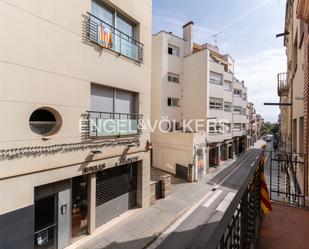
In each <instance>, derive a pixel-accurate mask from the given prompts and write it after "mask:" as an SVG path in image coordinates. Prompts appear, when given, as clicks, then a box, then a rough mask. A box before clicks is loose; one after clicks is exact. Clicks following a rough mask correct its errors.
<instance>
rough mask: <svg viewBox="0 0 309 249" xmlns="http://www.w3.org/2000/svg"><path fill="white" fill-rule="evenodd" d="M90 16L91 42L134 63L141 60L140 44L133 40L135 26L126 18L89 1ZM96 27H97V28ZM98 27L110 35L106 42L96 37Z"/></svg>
mask: <svg viewBox="0 0 309 249" xmlns="http://www.w3.org/2000/svg"><path fill="white" fill-rule="evenodd" d="M91 14H92V15H93V16H91V18H90V20H91V22H92V29H91V30H90V32H91V34H90V37H91V38H90V39H91V40H93V41H96V42H97V43H99V44H100V45H101V46H102V47H105V48H109V49H111V50H114V51H116V52H118V53H120V54H122V55H124V56H127V57H129V58H131V59H134V60H136V61H140V60H141V55H140V49H141V47H140V44H139V43H138V42H136V41H135V40H133V39H135V35H136V34H135V33H136V32H135V27H136V24H134V23H133V22H131V21H129V20H127V19H126V18H124V17H123V16H121V14H120V13H118V12H116V11H115V10H113V9H111V8H109V7H107V6H106V5H104V4H103V3H102V2H101V1H98V0H92V1H91ZM101 20H102V21H101ZM96 25H97V26H98V27H97V28H96ZM100 27H102V28H103V30H104V32H108V33H110V34H111V36H110V38H109V39H108V41H106V39H107V38H106V39H105V38H104V39H105V40H104V39H103V38H100V36H99V35H98V34H99V32H100V31H97V29H99V28H100ZM115 28H116V29H117V30H116V29H115ZM94 30H96V31H94ZM105 30H106V31H105ZM93 32H96V33H93ZM101 32H102V31H101ZM132 38H133V39H132ZM102 39H103V40H102Z"/></svg>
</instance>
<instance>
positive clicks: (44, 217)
mask: <svg viewBox="0 0 309 249" xmlns="http://www.w3.org/2000/svg"><path fill="white" fill-rule="evenodd" d="M56 207H57V195H52V196H49V197H45V198H43V199H39V200H36V201H35V230H34V231H35V232H34V248H35V249H57V222H56V221H57V208H56Z"/></svg>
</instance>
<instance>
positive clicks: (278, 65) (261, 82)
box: [235, 48, 286, 121]
mask: <svg viewBox="0 0 309 249" xmlns="http://www.w3.org/2000/svg"><path fill="white" fill-rule="evenodd" d="M284 71H286V55H285V49H284V48H280V49H279V48H278V49H269V50H264V51H259V52H257V53H255V54H252V55H251V56H250V57H246V58H243V59H240V60H238V61H236V65H235V73H236V75H237V77H238V78H239V79H241V80H245V84H246V86H247V87H248V98H249V101H250V102H253V103H254V105H255V107H256V109H257V112H259V113H260V114H261V115H262V116H263V118H264V119H265V120H267V121H277V119H278V114H279V108H278V107H275V106H264V105H263V103H264V102H278V101H279V97H278V96H277V73H281V72H284Z"/></svg>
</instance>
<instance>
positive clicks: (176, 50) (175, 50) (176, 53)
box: [167, 44, 180, 57]
mask: <svg viewBox="0 0 309 249" xmlns="http://www.w3.org/2000/svg"><path fill="white" fill-rule="evenodd" d="M170 49H172V53H171V54H170V53H169V50H170ZM167 53H168V54H169V55H172V56H177V57H179V56H180V48H178V47H175V46H173V45H170V44H169V45H168V49H167Z"/></svg>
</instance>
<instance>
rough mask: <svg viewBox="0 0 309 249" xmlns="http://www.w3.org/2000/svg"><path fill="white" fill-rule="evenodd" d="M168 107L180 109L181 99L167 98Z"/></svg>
mask: <svg viewBox="0 0 309 249" xmlns="http://www.w3.org/2000/svg"><path fill="white" fill-rule="evenodd" d="M173 101H176V102H173ZM175 103H176V104H175ZM167 106H168V107H180V99H179V98H173V97H167Z"/></svg>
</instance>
